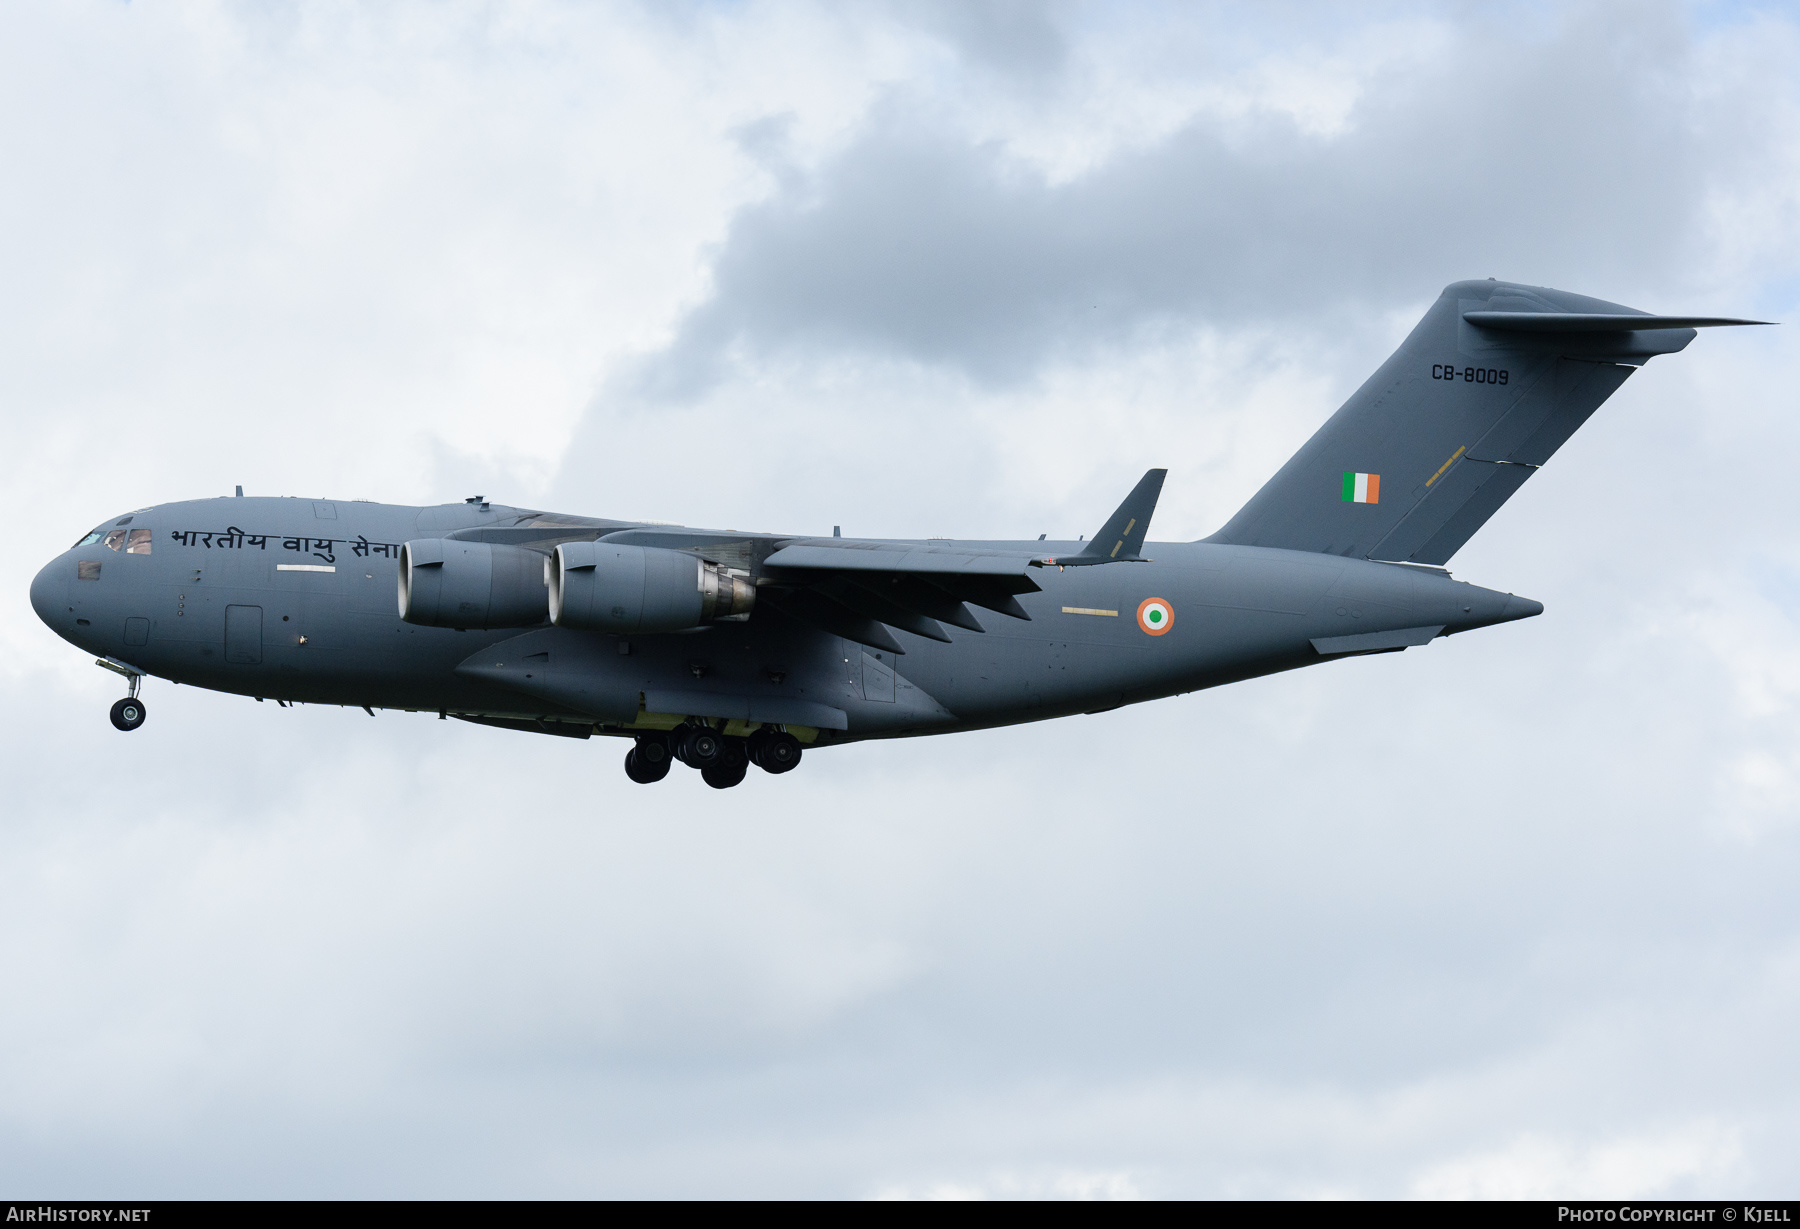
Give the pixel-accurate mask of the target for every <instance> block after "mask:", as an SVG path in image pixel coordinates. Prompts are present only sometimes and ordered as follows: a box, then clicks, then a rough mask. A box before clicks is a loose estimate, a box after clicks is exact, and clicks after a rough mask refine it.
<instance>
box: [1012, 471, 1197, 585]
mask: <svg viewBox="0 0 1800 1229" xmlns="http://www.w3.org/2000/svg"><path fill="white" fill-rule="evenodd" d="M1168 476H1169V471H1168V470H1166V469H1153V470H1150V471H1148V472H1147V473H1145V475H1144V476H1143V478H1142V479H1141V480H1140V481H1139V482H1138V484H1137V485H1136V486H1134V487H1132V488H1131V494H1129V495H1127V496H1126V497H1125V502H1124V503H1122V504H1120V505H1119V510H1118V511H1117V512H1114V513H1113V514H1112V515H1111V516H1110V517H1108V518H1107V521H1106V524H1104V525H1102V526H1100V532H1099V533H1097V534H1095V535H1094V538H1093V541H1091V542H1089V543H1088V544H1087V546H1086V548H1084V549H1083V550H1082V552H1081V553H1080V554H1079V555H1068V556H1064V557H1060V558H1055V559H1045V560H1043V561H1042V564H1041V565H1040V566H1054V567H1059V568H1079V567H1088V566H1091V565H1093V564H1096V563H1148V562H1149V560H1147V559H1145V558H1144V556H1143V555H1142V554H1140V553H1139V552H1141V551H1142V550H1143V549H1144V535H1145V534H1146V533H1148V532H1149V531H1150V514H1151V513H1153V512H1155V511H1156V501H1157V498H1158V497H1159V496H1160V495H1161V494H1162V485H1163V479H1164V478H1167V477H1168ZM1033 562H1037V561H1036V560H1033Z"/></svg>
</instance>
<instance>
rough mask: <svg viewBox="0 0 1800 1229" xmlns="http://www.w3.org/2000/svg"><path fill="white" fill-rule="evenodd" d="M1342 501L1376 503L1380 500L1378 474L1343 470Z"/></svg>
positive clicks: (1379, 478) (1379, 476)
mask: <svg viewBox="0 0 1800 1229" xmlns="http://www.w3.org/2000/svg"><path fill="white" fill-rule="evenodd" d="M1344 502H1345V503H1347V504H1378V503H1380V502H1381V475H1380V474H1353V473H1351V472H1350V471H1349V470H1345V471H1344Z"/></svg>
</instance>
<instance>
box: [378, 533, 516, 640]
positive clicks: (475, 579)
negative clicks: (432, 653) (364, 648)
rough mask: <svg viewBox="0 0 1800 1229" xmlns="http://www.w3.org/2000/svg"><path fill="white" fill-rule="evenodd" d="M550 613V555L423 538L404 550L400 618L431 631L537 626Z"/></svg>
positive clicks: (502, 547) (401, 572)
mask: <svg viewBox="0 0 1800 1229" xmlns="http://www.w3.org/2000/svg"><path fill="white" fill-rule="evenodd" d="M549 613H550V597H549V594H548V593H546V592H545V590H544V556H543V555H541V554H539V553H537V552H536V551H529V550H524V549H522V548H520V547H517V546H491V545H489V544H488V543H486V542H459V541H456V540H455V539H453V538H421V539H418V540H417V541H413V542H408V543H406V545H404V546H402V547H401V548H400V617H401V618H402V619H405V620H406V621H407V622H408V623H418V624H422V625H423V626H425V627H534V626H536V625H537V624H539V623H542V622H543V621H544V619H545V618H546V617H548V615H549Z"/></svg>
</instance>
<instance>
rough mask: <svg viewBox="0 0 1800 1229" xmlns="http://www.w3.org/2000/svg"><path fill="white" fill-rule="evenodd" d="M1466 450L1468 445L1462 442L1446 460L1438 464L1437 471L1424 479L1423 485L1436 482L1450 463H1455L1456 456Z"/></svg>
mask: <svg viewBox="0 0 1800 1229" xmlns="http://www.w3.org/2000/svg"><path fill="white" fill-rule="evenodd" d="M1467 451H1469V446H1468V445H1467V444H1464V445H1463V446H1462V447H1461V448H1458V449H1457V450H1456V451H1455V452H1453V453H1451V454H1450V459H1449V460H1448V461H1445V462H1444V463H1443V464H1442V465H1440V466H1438V472H1437V473H1435V474H1433V475H1431V477H1429V478H1427V479H1425V485H1426V486H1430V485H1431V484H1432V483H1434V482H1436V481H1437V480H1438V479H1439V478H1442V477H1443V476H1444V471H1445V470H1447V469H1449V468H1450V467H1451V466H1452V465H1455V464H1456V458H1458V457H1460V456H1462V454H1463V453H1465V452H1467Z"/></svg>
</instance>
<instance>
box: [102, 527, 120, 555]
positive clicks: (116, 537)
mask: <svg viewBox="0 0 1800 1229" xmlns="http://www.w3.org/2000/svg"><path fill="white" fill-rule="evenodd" d="M100 545H102V546H104V547H105V548H106V549H107V550H118V549H119V548H120V547H121V546H123V545H125V531H124V530H123V529H115V530H113V531H112V532H111V533H109V534H107V535H106V537H105V539H103V540H102V541H101V543H100Z"/></svg>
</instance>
